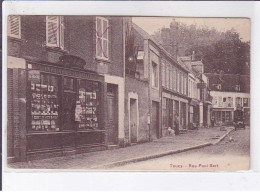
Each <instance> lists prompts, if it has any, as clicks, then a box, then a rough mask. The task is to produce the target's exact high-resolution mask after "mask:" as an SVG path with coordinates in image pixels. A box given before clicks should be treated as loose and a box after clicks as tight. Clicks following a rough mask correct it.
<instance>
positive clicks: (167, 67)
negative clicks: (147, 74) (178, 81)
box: [165, 64, 170, 88]
mask: <svg viewBox="0 0 260 194" xmlns="http://www.w3.org/2000/svg"><path fill="white" fill-rule="evenodd" d="M169 77H170V67H169V65H168V64H166V76H165V78H166V84H165V85H166V87H167V88H169V87H170V82H169Z"/></svg>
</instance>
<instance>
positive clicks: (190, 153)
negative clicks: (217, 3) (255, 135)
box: [5, 15, 250, 171]
mask: <svg viewBox="0 0 260 194" xmlns="http://www.w3.org/2000/svg"><path fill="white" fill-rule="evenodd" d="M6 29H7V36H6V37H5V38H6V39H7V64H6V67H7V71H6V72H5V73H6V74H7V86H6V87H7V115H6V117H7V129H6V134H5V135H6V139H7V141H6V143H7V146H6V148H5V149H6V152H7V158H6V160H7V167H8V168H9V169H11V170H12V169H82V170H83V169H84V170H113V171H115V170H124V171H125V170H127V171H129V170H139V171H143V170H149V171H151V170H165V171H239V170H249V168H250V19H248V18H196V17H186V18H184V17H131V16H127V17H125V16H111V15H107V16H104V15H103V16H96V15H93V16H89V15H88V16H87V15H85V16H84V15H9V16H8V19H7V26H6Z"/></svg>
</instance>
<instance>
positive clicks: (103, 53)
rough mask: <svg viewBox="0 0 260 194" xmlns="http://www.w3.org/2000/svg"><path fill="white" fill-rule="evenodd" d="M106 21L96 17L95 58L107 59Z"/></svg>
mask: <svg viewBox="0 0 260 194" xmlns="http://www.w3.org/2000/svg"><path fill="white" fill-rule="evenodd" d="M108 29H109V25H108V20H107V19H106V18H103V17H96V57H97V58H101V59H106V60H107V59H108V52H109V51H108V43H109V36H108Z"/></svg>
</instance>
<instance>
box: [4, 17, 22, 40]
mask: <svg viewBox="0 0 260 194" xmlns="http://www.w3.org/2000/svg"><path fill="white" fill-rule="evenodd" d="M12 17H14V18H17V19H18V25H19V26H18V35H16V34H12V33H11V23H10V20H11V18H12ZM7 35H8V36H9V37H13V38H18V39H21V16H17V15H10V16H8V24H7Z"/></svg>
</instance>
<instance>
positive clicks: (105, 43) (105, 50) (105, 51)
mask: <svg viewBox="0 0 260 194" xmlns="http://www.w3.org/2000/svg"><path fill="white" fill-rule="evenodd" d="M107 28H108V20H106V19H103V32H102V33H104V34H103V53H102V54H103V57H104V58H108V43H109V42H108V29H107Z"/></svg>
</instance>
